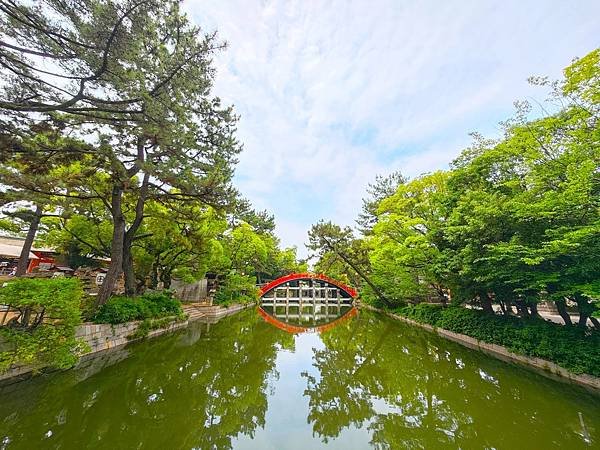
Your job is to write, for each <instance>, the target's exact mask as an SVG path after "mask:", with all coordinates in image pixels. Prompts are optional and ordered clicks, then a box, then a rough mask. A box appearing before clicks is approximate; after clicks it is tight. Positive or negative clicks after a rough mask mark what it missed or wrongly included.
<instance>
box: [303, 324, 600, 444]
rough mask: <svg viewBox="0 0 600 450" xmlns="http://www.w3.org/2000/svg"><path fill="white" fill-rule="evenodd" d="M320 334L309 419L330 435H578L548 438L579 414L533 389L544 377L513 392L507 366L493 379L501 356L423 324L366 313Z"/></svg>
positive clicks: (410, 438) (435, 439)
mask: <svg viewBox="0 0 600 450" xmlns="http://www.w3.org/2000/svg"><path fill="white" fill-rule="evenodd" d="M322 340H323V342H324V344H325V348H324V349H323V350H315V351H314V356H313V366H314V367H315V368H316V369H317V372H318V373H317V374H314V375H313V374H310V373H307V372H305V373H303V376H304V377H306V379H307V389H306V390H305V395H306V396H308V398H309V412H308V421H309V423H312V426H313V433H314V434H316V435H318V436H320V437H321V439H322V440H323V441H324V442H328V441H329V440H330V439H333V438H336V437H337V436H339V435H340V433H341V432H342V431H343V430H344V429H345V428H348V427H357V428H362V427H365V428H366V429H368V430H369V432H370V435H371V444H372V445H373V446H374V447H375V448H394V449H396V448H427V449H429V448H453V447H454V448H456V447H462V448H492V447H496V448H499V447H500V448H514V447H515V446H519V445H522V444H523V442H524V441H523V439H526V440H527V442H531V443H535V442H538V443H541V442H547V443H548V444H549V445H550V446H553V445H556V443H557V442H561V441H562V440H563V439H564V441H563V442H569V441H570V442H572V443H573V442H575V441H574V438H575V437H576V436H575V435H574V434H573V433H571V434H568V433H564V432H561V431H557V432H556V434H554V435H553V436H549V435H548V433H547V431H548V430H549V429H553V430H560V427H561V425H562V424H563V423H564V422H563V421H569V420H571V421H574V420H576V417H577V416H576V414H573V413H572V412H573V411H572V410H571V413H570V414H564V416H563V417H560V418H559V417H557V414H556V412H555V408H553V405H554V401H555V400H553V399H552V398H548V397H546V398H544V397H541V398H540V397H539V396H535V395H532V396H530V392H529V390H528V384H529V382H530V381H531V385H532V387H533V386H534V384H535V388H536V390H539V384H540V383H544V381H543V380H539V379H538V378H536V377H534V376H532V377H533V378H535V380H532V379H531V378H530V376H529V375H527V373H526V372H525V373H524V374H523V375H524V376H523V379H520V380H519V382H520V383H521V384H522V386H521V387H522V389H515V388H514V386H513V385H512V384H513V383H511V382H512V381H513V380H512V379H511V378H510V376H514V374H513V373H512V372H510V373H506V371H504V370H502V369H500V370H498V371H497V372H494V374H495V375H496V377H494V376H492V375H490V374H488V373H486V372H485V370H484V369H486V370H493V369H494V367H496V368H498V366H499V365H501V364H502V363H500V362H496V361H490V360H489V359H487V358H485V357H484V356H482V355H480V354H477V353H474V352H469V351H467V350H464V349H462V348H460V347H458V348H457V346H456V345H454V344H452V343H448V342H447V341H442V340H440V339H437V338H434V337H433V336H431V335H430V334H428V333H426V332H423V331H422V330H419V329H416V328H414V327H408V326H404V325H402V324H398V323H395V322H391V321H389V320H383V321H382V320H381V318H380V317H376V316H373V315H371V314H368V313H367V314H361V317H360V319H358V320H355V321H352V322H349V323H346V324H343V325H341V326H339V327H337V328H335V329H332V330H330V331H328V332H327V333H323V334H322ZM482 367H483V368H484V369H482ZM490 368H491V369H490ZM501 386H502V389H501ZM532 398H534V399H535V401H532ZM586 409H587V410H588V411H589V410H590V408H589V407H588V408H586ZM509 411H510V412H509ZM542 411H543V412H544V413H542ZM546 412H547V414H546ZM595 416H597V414H596V415H595ZM560 434H562V436H559V435H560Z"/></svg>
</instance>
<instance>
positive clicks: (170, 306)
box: [93, 292, 183, 324]
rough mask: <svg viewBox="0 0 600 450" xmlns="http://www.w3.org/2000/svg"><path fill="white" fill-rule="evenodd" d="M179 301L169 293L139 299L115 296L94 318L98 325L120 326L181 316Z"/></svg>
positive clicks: (154, 294) (143, 296)
mask: <svg viewBox="0 0 600 450" xmlns="http://www.w3.org/2000/svg"><path fill="white" fill-rule="evenodd" d="M181 315H183V310H182V309H181V304H180V303H179V301H178V300H176V299H174V298H173V296H172V295H171V294H170V293H169V292H159V293H151V294H150V293H149V294H144V295H141V296H139V297H122V296H114V297H111V299H110V300H109V301H108V302H107V303H105V304H104V305H102V306H101V307H100V309H98V312H97V313H96V315H95V316H94V318H93V321H94V322H96V323H110V324H118V323H124V322H131V321H133V320H144V319H157V318H161V317H169V316H181Z"/></svg>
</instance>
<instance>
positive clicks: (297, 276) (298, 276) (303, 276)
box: [260, 273, 358, 299]
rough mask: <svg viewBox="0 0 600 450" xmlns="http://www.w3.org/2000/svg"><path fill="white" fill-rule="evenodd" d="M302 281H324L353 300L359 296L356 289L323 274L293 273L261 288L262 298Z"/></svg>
mask: <svg viewBox="0 0 600 450" xmlns="http://www.w3.org/2000/svg"><path fill="white" fill-rule="evenodd" d="M302 280H318V281H323V282H325V283H327V284H330V285H332V286H335V287H337V288H338V289H340V290H341V291H343V292H345V293H346V294H348V296H349V297H350V298H352V299H355V298H356V297H357V295H358V293H357V292H356V289H354V288H352V287H350V286H347V285H345V284H344V283H342V282H340V281H337V280H334V279H333V278H330V277H328V276H327V275H323V274H315V273H292V274H289V275H285V276H283V277H280V278H277V279H276V280H273V281H271V282H269V283H267V284H265V285H264V286H262V287H261V288H260V296H261V297H263V296H264V295H265V294H267V293H269V292H270V291H272V290H273V289H276V288H277V287H279V286H282V285H285V284H286V283H289V282H291V281H302Z"/></svg>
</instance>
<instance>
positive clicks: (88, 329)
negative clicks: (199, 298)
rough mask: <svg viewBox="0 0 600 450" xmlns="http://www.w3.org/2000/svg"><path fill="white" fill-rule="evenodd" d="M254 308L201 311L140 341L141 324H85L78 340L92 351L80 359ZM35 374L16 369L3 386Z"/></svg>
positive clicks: (29, 369)
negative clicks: (133, 334)
mask: <svg viewBox="0 0 600 450" xmlns="http://www.w3.org/2000/svg"><path fill="white" fill-rule="evenodd" d="M253 306H254V303H249V304H243V305H237V304H236V305H231V306H230V307H228V308H225V307H222V306H207V307H202V308H201V311H202V313H203V314H202V315H199V316H195V317H193V318H190V319H189V320H184V321H181V322H173V323H171V324H169V326H167V327H166V328H159V329H156V330H151V331H150V332H149V333H148V335H147V336H145V337H142V338H137V339H129V336H130V335H131V334H132V333H134V332H135V331H136V330H137V328H138V327H139V325H140V323H141V321H136V322H128V323H122V324H118V325H110V324H95V323H84V324H83V325H80V326H79V327H77V330H76V331H75V336H76V337H78V338H82V339H83V340H84V341H85V342H86V343H87V344H88V345H89V346H90V349H91V350H90V351H89V352H88V353H86V354H85V355H83V356H82V357H81V360H82V361H87V360H89V359H90V358H94V357H95V356H97V355H99V354H101V353H103V352H105V351H107V350H112V349H115V348H120V347H123V346H124V345H126V344H128V343H130V342H133V341H135V340H139V339H144V338H146V337H148V338H151V337H155V336H159V335H161V334H164V333H169V332H171V331H174V330H178V329H181V328H185V327H187V326H188V325H189V323H190V322H192V321H195V320H200V319H202V320H207V321H209V322H211V323H214V322H217V321H218V319H220V318H222V317H224V316H228V315H230V314H234V313H236V312H238V311H241V310H243V309H247V308H250V307H253ZM32 371H33V368H32V367H30V366H19V367H14V368H13V369H11V370H9V371H8V372H6V373H3V374H0V384H5V383H11V382H12V381H13V380H14V381H15V382H16V381H21V380H22V379H24V378H28V377H29V376H30V375H31V372H32Z"/></svg>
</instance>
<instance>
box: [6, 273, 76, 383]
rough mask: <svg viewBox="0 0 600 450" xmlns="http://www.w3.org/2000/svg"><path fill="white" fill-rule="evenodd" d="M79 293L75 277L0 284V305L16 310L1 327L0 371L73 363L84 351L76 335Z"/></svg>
mask: <svg viewBox="0 0 600 450" xmlns="http://www.w3.org/2000/svg"><path fill="white" fill-rule="evenodd" d="M81 296H82V289H81V284H80V283H79V281H78V280H76V279H60V278H58V279H29V278H21V279H15V280H12V281H10V282H8V283H6V284H5V285H4V286H2V287H0V304H2V305H8V306H9V307H10V308H11V309H16V310H18V311H19V313H18V316H17V317H15V319H14V320H13V321H12V322H9V323H8V325H7V326H3V327H0V371H3V370H6V369H8V368H9V367H11V366H13V365H31V366H33V367H36V368H37V367H43V366H53V367H60V368H65V367H70V366H72V365H73V364H74V363H75V362H76V361H77V358H78V356H79V355H80V354H81V353H82V352H83V351H85V350H86V348H85V345H84V344H82V343H81V342H80V341H79V340H78V339H76V338H75V327H76V326H77V325H79V323H80V322H81V318H80V309H79V307H80V301H81ZM1 314H3V313H1Z"/></svg>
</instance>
